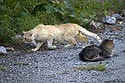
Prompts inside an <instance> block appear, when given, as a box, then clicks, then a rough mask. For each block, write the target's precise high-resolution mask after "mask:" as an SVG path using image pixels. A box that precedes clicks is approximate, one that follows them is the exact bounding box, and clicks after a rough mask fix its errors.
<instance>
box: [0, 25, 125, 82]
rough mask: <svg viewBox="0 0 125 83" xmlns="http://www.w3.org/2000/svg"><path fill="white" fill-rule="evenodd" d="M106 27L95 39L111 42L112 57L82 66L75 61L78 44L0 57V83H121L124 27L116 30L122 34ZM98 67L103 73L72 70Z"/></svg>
mask: <svg viewBox="0 0 125 83" xmlns="http://www.w3.org/2000/svg"><path fill="white" fill-rule="evenodd" d="M107 27H108V28H106V29H105V30H104V31H103V32H100V33H99V35H100V36H101V37H102V38H103V39H105V38H111V39H114V42H115V48H114V51H113V54H114V57H112V58H110V59H107V60H105V61H99V62H82V61H80V60H79V57H78V54H79V52H80V51H81V50H82V48H83V47H82V46H83V44H80V43H79V44H77V46H75V47H71V48H65V49H64V48H62V46H59V47H58V49H55V50H40V51H37V52H27V51H22V50H20V51H14V52H9V53H8V55H6V56H0V83H125V37H124V36H125V27H118V28H122V30H112V29H111V28H110V27H109V26H107ZM112 27H113V26H112ZM94 42H95V43H96V41H94ZM99 63H103V64H106V70H105V71H95V70H90V71H88V70H84V71H80V70H77V69H76V67H79V66H86V65H95V64H99Z"/></svg>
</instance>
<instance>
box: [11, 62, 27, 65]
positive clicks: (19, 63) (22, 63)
mask: <svg viewBox="0 0 125 83" xmlns="http://www.w3.org/2000/svg"><path fill="white" fill-rule="evenodd" d="M12 65H13V66H14V65H24V66H27V65H29V63H25V62H18V63H14V64H12Z"/></svg>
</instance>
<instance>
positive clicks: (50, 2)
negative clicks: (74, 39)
mask: <svg viewBox="0 0 125 83" xmlns="http://www.w3.org/2000/svg"><path fill="white" fill-rule="evenodd" d="M124 5H125V2H124V0H105V1H104V2H100V1H98V2H97V1H96V0H0V19H1V20H0V23H1V24H0V30H1V32H0V42H4V43H6V42H10V41H12V40H11V37H12V36H13V35H16V34H21V33H22V31H23V30H30V29H32V28H34V27H35V26H36V25H37V24H40V23H43V24H62V23H68V22H72V23H77V24H79V25H82V26H84V27H87V26H88V25H89V22H90V21H91V20H95V21H100V20H101V18H102V17H103V16H105V15H111V14H112V13H114V12H118V13H120V11H121V10H122V9H124Z"/></svg>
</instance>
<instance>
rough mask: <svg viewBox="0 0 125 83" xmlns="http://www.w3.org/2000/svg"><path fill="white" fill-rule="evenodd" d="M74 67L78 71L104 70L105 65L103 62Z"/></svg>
mask: <svg viewBox="0 0 125 83" xmlns="http://www.w3.org/2000/svg"><path fill="white" fill-rule="evenodd" d="M76 69H77V70H80V71H84V70H89V71H90V70H96V71H104V70H106V65H105V64H97V65H88V66H79V67H77V68H76Z"/></svg>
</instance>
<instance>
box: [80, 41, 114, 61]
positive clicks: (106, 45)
mask: <svg viewBox="0 0 125 83" xmlns="http://www.w3.org/2000/svg"><path fill="white" fill-rule="evenodd" d="M113 48H114V43H113V40H109V39H105V40H104V41H103V42H102V43H101V44H100V45H99V46H97V45H90V46H87V47H85V48H84V49H83V50H82V51H81V52H80V53H79V58H80V60H82V61H91V62H92V61H101V60H104V59H107V58H110V57H112V50H113Z"/></svg>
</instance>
